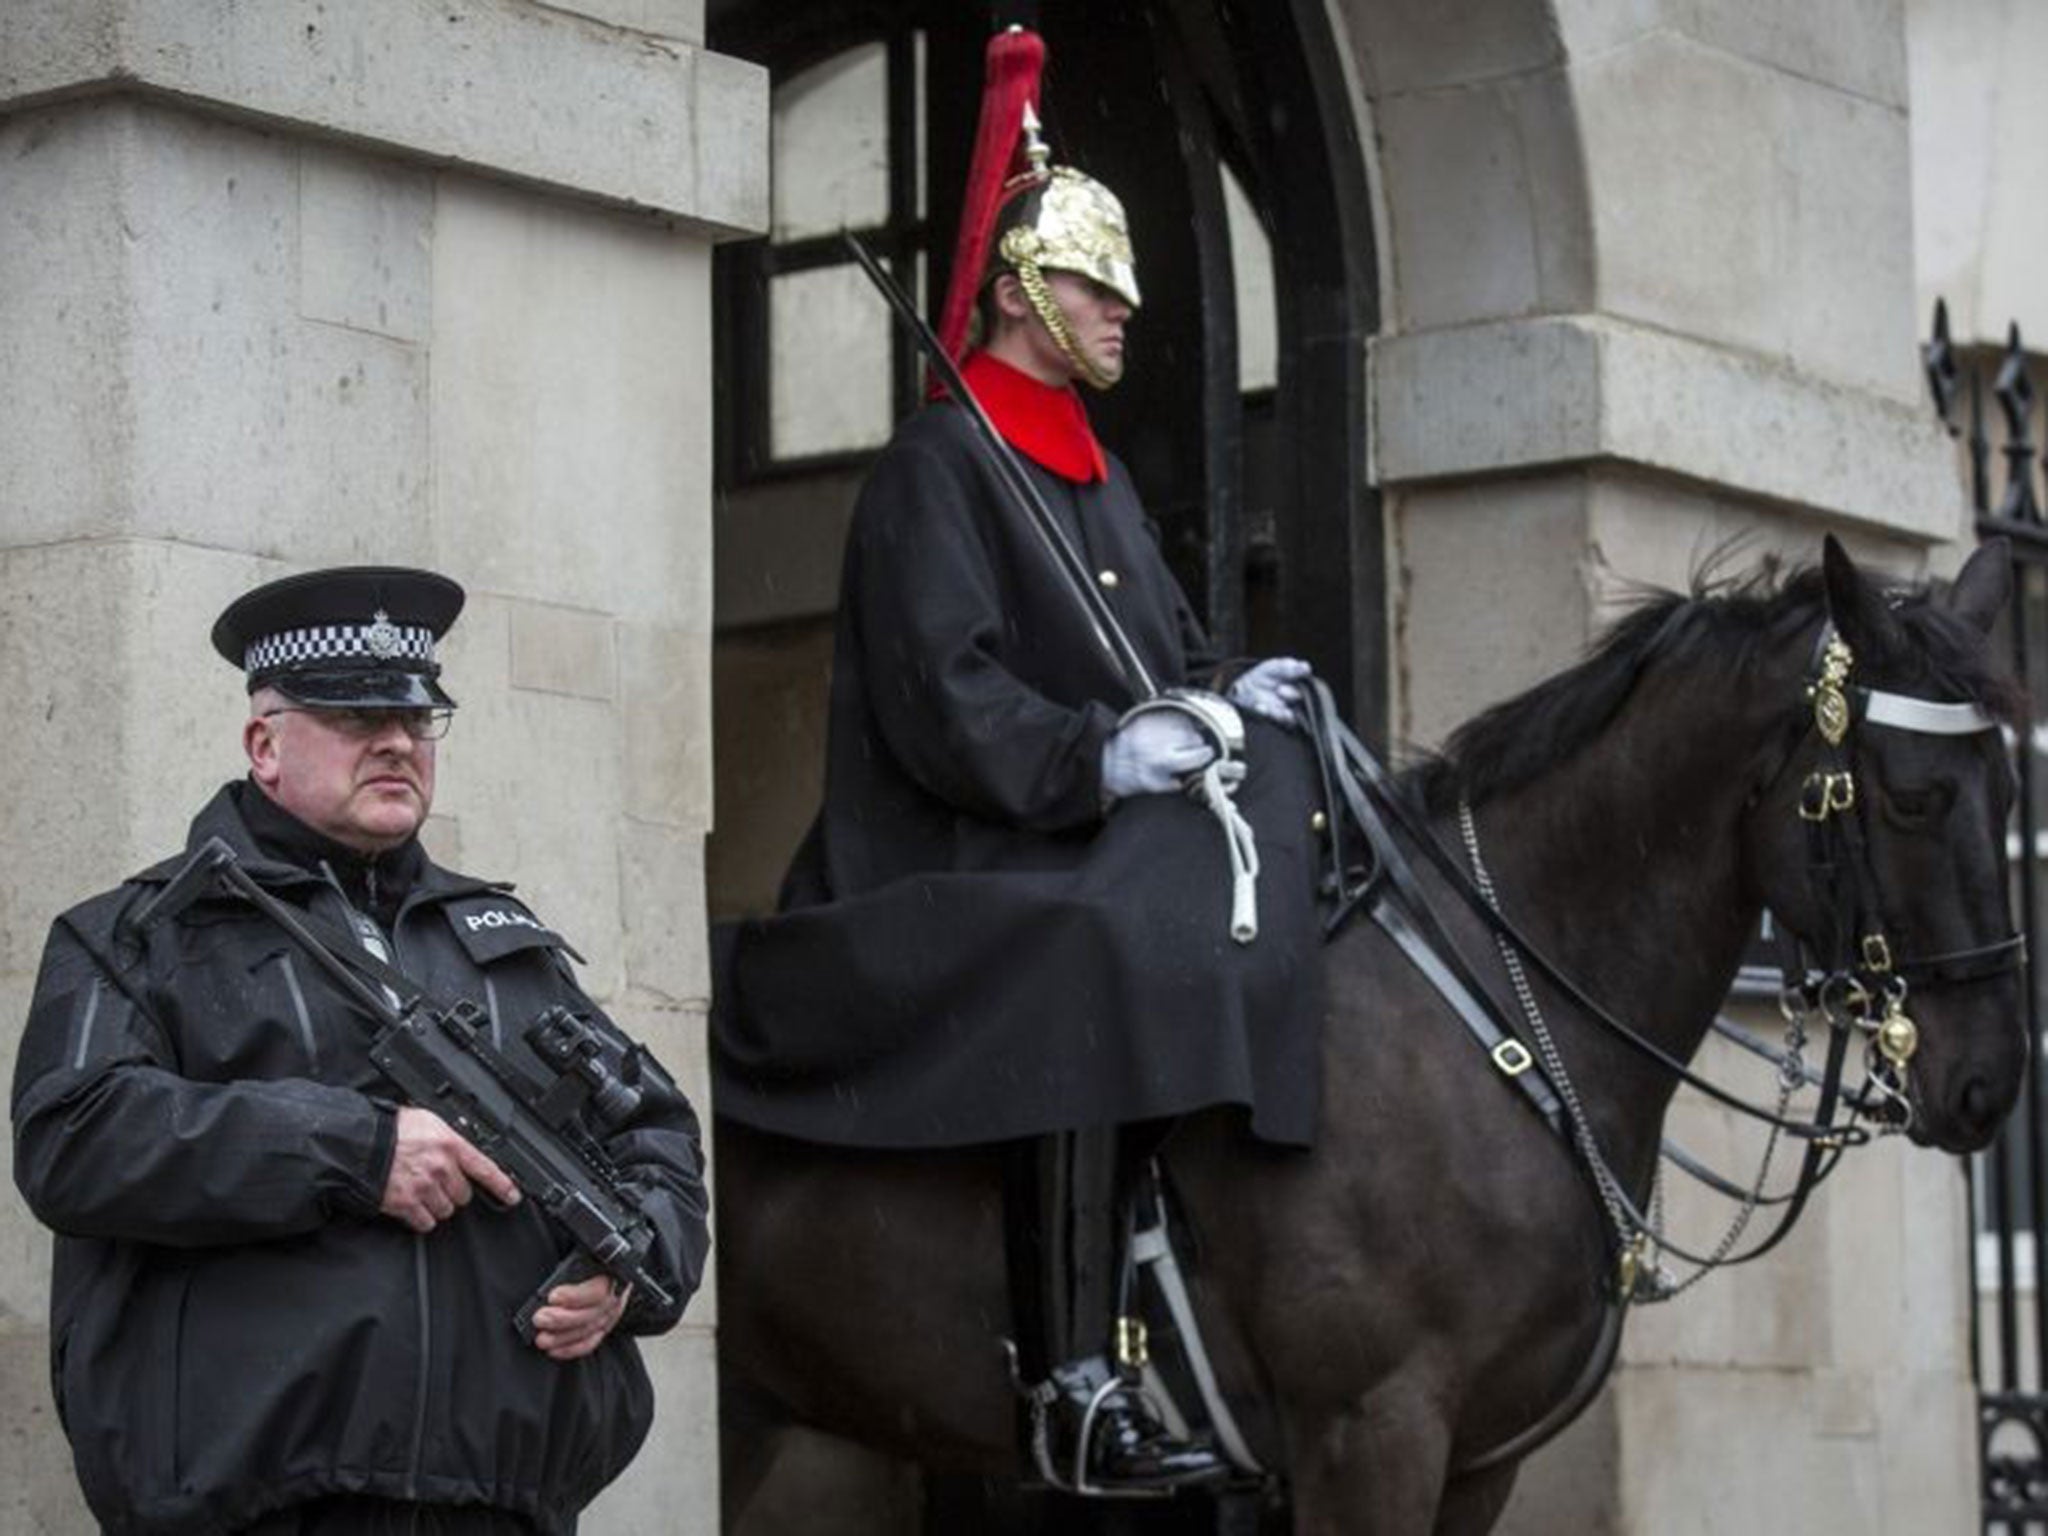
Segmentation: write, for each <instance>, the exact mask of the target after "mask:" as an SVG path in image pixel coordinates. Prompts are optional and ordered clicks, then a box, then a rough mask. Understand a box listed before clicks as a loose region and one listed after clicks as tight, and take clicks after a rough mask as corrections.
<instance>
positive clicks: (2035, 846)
mask: <svg viewBox="0 0 2048 1536" xmlns="http://www.w3.org/2000/svg"><path fill="white" fill-rule="evenodd" d="M1926 362H1927V378H1928V383H1929V385H1930V387H1931V388H1932V389H1933V391H1934V399H1935V405H1936V408H1937V409H1938V410H1939V411H1940V413H1941V417H1942V420H1943V421H1944V422H1945V423H1947V425H1948V428H1949V431H1950V432H1951V433H1952V434H1954V435H1955V436H1956V437H1957V438H1958V439H1959V440H1960V443H1961V447H1962V451H1963V453H1964V455H1965V457H1966V461H1967V467H1968V478H1969V485H1970V500H1971V507H1972V509H1973V511H1974V512H1975V514H1976V528H1977V534H1978V537H1979V538H1980V539H1985V538H1992V537H1996V536H2001V535H2002V536H2004V537H2006V538H2008V539H2010V540H2011V541H2012V549H2013V575H2014V578H2015V579H2014V582H2013V596H2012V605H2011V608H2010V610H2009V612H2008V615H2007V618H2006V627H2007V639H2008V642H2009V644H2010V645H2011V647H2012V655H2013V665H2014V668H2015V670H2016V671H2017V672H2018V674H2019V676H2020V677H2021V679H2022V680H2023V681H2024V682H2025V684H2026V687H2027V694H2028V697H2029V699H2030V700H2031V701H2032V704H2033V719H2034V721H2035V722H2036V724H2035V725H2034V727H2033V728H2032V729H2031V730H2030V731H2029V733H2028V740H2027V741H2026V742H2024V743H2021V744H2019V745H2020V748H2021V749H2020V750H2019V751H2018V752H2017V753H2016V759H2017V764H2016V766H2017V768H2018V771H2019V778H2020V793H2019V797H2018V802H2017V807H2016V813H2015V825H2014V829H2013V835H2014V846H2015V851H2016V853H2017V855H2018V856H2017V857H2015V858H2014V860H2013V871H2014V882H2015V886H2016V891H2015V897H2016V905H2017V907H2018V909H2019V915H2020V925H2021V930H2022V931H2023V932H2024V933H2025V934H2026V935H2027V942H2028V948H2029V950H2030V952H2031V953H2032V954H2034V955H2037V956H2038V955H2041V954H2043V953H2044V951H2043V950H2042V948H2041V933H2040V920H2041V915H2042V912H2043V910H2044V907H2043V897H2044V895H2048V886H2044V881H2048V847H2044V846H2043V844H2042V842H2041V840H2040V839H2041V822H2042V819H2043V810H2044V807H2043V806H2042V804H2041V798H2040V797H2041V794H2042V791H2043V789H2044V787H2048V775H2044V774H2043V773H2042V772H2041V771H2040V769H2041V760H2040V759H2041V752H2042V750H2043V747H2044V744H2048V707H2044V700H2048V522H2044V521H2043V518H2042V497H2041V495H2040V494H2039V490H2038V486H2039V478H2040V475H2041V471H2042V468H2043V462H2042V458H2041V456H2040V454H2039V452H2038V451H2037V449H2036V447H2035V444H2036V443H2038V442H2040V441H2041V440H2042V433H2041V430H2040V429H2041V427H2042V425H2043V423H2042V420H2041V401H2040V398H2039V397H2038V396H2037V394H2036V393H2035V390H2034V382H2033V372H2032V362H2031V360H2030V358H2029V357H2028V355H2027V351H2026V347H2025V345H2024V343H2023V342H2022V340H2021V337H2020V331H2019V327H2018V326H2017V325H2014V326H2011V327H2010V328H2009V329H2008V331H2007V333H2006V341H2005V345H2004V346H2003V347H2002V348H1993V347H1974V348H1958V347H1956V346H1955V345H1954V344H1953V342H1952V341H1951V339H1950V335H1949V320H1948V307H1947V305H1946V304H1943V303H1937V304H1936V305H1935V309H1934V333H1933V337H1932V339H1931V340H1930V341H1929V342H1928V344H1927V349H1926ZM1987 376H1988V377H1989V378H1990V380H1991V382H1990V386H1989V389H1988V391H1987V389H1986V386H1985V379H1986V377H1987ZM1987 393H1988V394H1989V395H1990V397H1991V400H1992V401H1993V402H1994V403H1995V405H1996V407H1997V413H1998V418H1997V420H1996V421H1993V420H1991V419H1990V418H1989V417H1988V415H1987V410H1986V404H1985V396H1986V394H1987ZM1994 481H1996V482H2000V483H1997V484H1994ZM2044 977H2048V966H2042V965H2038V964H2037V965H2036V966H2035V967H2034V968H2033V970H2032V972H2031V975H2030V979H2029V983H2028V987H2027V993H2026V1001H2027V1021H2026V1022H2027V1032H2028V1038H2030V1039H2031V1040H2033V1041H2034V1042H2035V1051H2034V1057H2033V1060H2032V1061H2030V1062H2029V1064H2028V1069H2027V1082H2026V1086H2025V1089H2024V1091H2023V1092H2022V1095H2021V1099H2020V1104H2019V1108H2018V1110H2017V1111H2016V1112H2015V1114H2014V1116H2013V1118H2012V1120H2011V1121H2009V1122H2008V1123H2007V1125H2006V1128H2005V1130H2004V1131H2003V1133H2002V1134H2001V1135H2000V1137H1999V1139H1998V1141H1997V1142H1996V1143H1995V1144H1994V1145H1993V1146H1992V1147H1991V1148H1990V1150H1988V1151H1986V1152H1984V1153H1982V1154H1980V1155H1979V1156H1978V1157H1976V1158H1975V1159H1973V1160H1972V1162H1971V1164H1970V1185H1971V1188H1970V1197H1971V1199H1970V1203H1971V1210H1972V1212H1973V1215H1974V1220H1973V1222H1972V1234H1971V1244H1972V1247H1971V1254H1970V1258H1971V1272H1972V1277H1973V1279H1974V1282H1975V1283H1974V1285H1973V1286H1972V1290H1971V1310H1970V1321H1971V1330H1970V1340H1971V1360H1972V1364H1973V1366H1974V1368H1975V1372H1976V1378H1977V1393H1978V1397H1977V1402H1978V1445H1979V1449H1980V1454H1981V1458H1982V1469H1983V1517H1984V1518H1983V1526H1984V1530H1985V1532H1986V1533H1987V1536H2037V1533H2039V1532H2042V1531H2048V1287H2043V1286H2042V1285H2041V1283H2040V1279H2041V1276H2040V1271H2039V1268H2038V1263H2039V1254H2040V1249H2039V1246H2038V1244H2039V1237H2040V1234H2041V1233H2043V1232H2048V1178H2044V1177H2042V1176H2041V1173H2042V1170H2043V1168H2044V1167H2048V1163H2044V1159H2043V1138H2044V1134H2048V1097H2044V1094H2048V1077H2044V1073H2043V1072H2042V1070H2041V1062H2040V1042H2041V1020H2042V1017H2043V1014H2044V1011H2048V1010H2044V1007H2043V1002H2044V1000H2043V995H2042V988H2043V981H2044Z"/></svg>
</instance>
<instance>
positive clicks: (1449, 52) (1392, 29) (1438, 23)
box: [1332, 0, 1564, 99]
mask: <svg viewBox="0 0 2048 1536" xmlns="http://www.w3.org/2000/svg"><path fill="white" fill-rule="evenodd" d="M1332 10H1333V11H1335V12H1336V13H1337V14H1338V15H1339V16H1340V17H1341V18H1342V20H1343V24H1344V25H1343V35H1345V36H1348V37H1349V38H1351V39H1352V40H1353V46H1354V48H1355V50H1356V57H1357V69H1358V74H1359V79H1360V80H1361V81H1362V82H1364V83H1365V86H1366V89H1367V90H1368V92H1369V93H1370V94H1371V95H1373V96H1374V97H1375V98H1380V99H1384V98H1386V97H1389V96H1395V95H1399V94H1402V93H1404V92H1410V91H1422V90H1429V89H1432V88H1435V87H1444V86H1456V85H1469V84H1471V83H1472V82H1474V81H1479V80H1492V79H1496V78H1498V77H1500V76H1503V75H1514V74H1521V73H1524V72H1526V71H1529V70H1534V69H1542V68H1546V67H1549V66H1552V65H1555V64H1557V63H1559V62H1561V60H1562V59H1563V56H1564V50H1563V44H1562V40H1561V39H1560V38H1559V36H1558V34H1557V27H1556V23H1555V22H1554V21H1553V20H1552V18H1551V17H1550V15H1549V14H1548V8H1546V7H1543V6H1527V5H1499V4H1492V3H1489V0H1448V3H1445V4H1432V3H1431V0H1396V3H1393V4H1387V3H1384V0H1336V3H1335V4H1334V5H1333V6H1332Z"/></svg>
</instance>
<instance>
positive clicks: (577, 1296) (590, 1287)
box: [533, 1275, 633, 1360]
mask: <svg viewBox="0 0 2048 1536" xmlns="http://www.w3.org/2000/svg"><path fill="white" fill-rule="evenodd" d="M632 1296H633V1287H631V1286H630V1285H628V1286H624V1287H621V1286H620V1285H619V1284H618V1283H617V1282H616V1281H614V1280H613V1279H612V1277H611V1276H610V1275H592V1276H591V1277H590V1278H589V1279H588V1280H579V1281H577V1282H576V1283H575V1284H574V1285H558V1286H556V1287H555V1288H554V1289H553V1290H552V1291H549V1292H548V1299H547V1305H546V1306H544V1307H542V1308H540V1309H539V1310H538V1311H536V1312H535V1313H534V1314H533V1347H534V1348H535V1349H537V1350H539V1351H540V1352H541V1353H542V1354H544V1355H546V1356H547V1357H548V1358H549V1359H550V1360H576V1359H580V1358H582V1357H583V1356H584V1355H587V1354H589V1353H590V1352H591V1351H592V1350H593V1349H595V1348H597V1346H598V1345H600V1344H602V1343H603V1342H604V1340H605V1335H606V1334H608V1333H610V1332H611V1331H612V1329H614V1328H616V1327H617V1326H618V1324H619V1319H620V1318H622V1317H624V1316H625V1315H626V1303H627V1302H628V1301H630V1300H631V1299H632Z"/></svg>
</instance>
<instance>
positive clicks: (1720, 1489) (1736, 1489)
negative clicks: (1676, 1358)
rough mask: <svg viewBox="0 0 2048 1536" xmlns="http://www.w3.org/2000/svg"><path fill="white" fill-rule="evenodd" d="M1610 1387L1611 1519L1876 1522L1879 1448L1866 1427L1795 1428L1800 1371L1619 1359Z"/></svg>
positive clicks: (1670, 1524)
mask: <svg viewBox="0 0 2048 1536" xmlns="http://www.w3.org/2000/svg"><path fill="white" fill-rule="evenodd" d="M1611 1390H1612V1391H1613V1392H1614V1393H1615V1413H1616V1417H1617V1419H1618V1421H1619V1422H1620V1423H1621V1424H1622V1425H1623V1426H1624V1428H1623V1432H1622V1439H1621V1454H1620V1470H1619V1482H1620V1490H1621V1499H1620V1503H1621V1508H1622V1517H1621V1520H1620V1522H1619V1529H1621V1530H1623V1531H1630V1532H1637V1531H1641V1532H1649V1531H1654V1532H1656V1533H1657V1536H1725V1533H1726V1532H1729V1531H1774V1532H1775V1531H1866V1530H1872V1529H1876V1528H1877V1527H1878V1522H1879V1518H1880V1514H1879V1505H1878V1494H1879V1487H1880V1465H1879V1463H1880V1461H1881V1456H1882V1452H1881V1449H1880V1447H1879V1445H1878V1443H1877V1441H1876V1439H1875V1437H1869V1436H1863V1437H1854V1438H1828V1437H1823V1436H1817V1435H1815V1434H1813V1433H1812V1432H1811V1431H1810V1429H1805V1428H1802V1427H1801V1426H1806V1425H1809V1424H1810V1422H1811V1418H1812V1407H1813V1392H1812V1382H1811V1379H1810V1378H1809V1377H1807V1376H1806V1375H1805V1374H1803V1373H1799V1372H1779V1371H1719V1370H1704V1369H1660V1370H1649V1371H1637V1370H1624V1371H1623V1372H1622V1373H1621V1374H1620V1375H1619V1376H1618V1377H1617V1378H1616V1379H1615V1382H1614V1384H1613V1386H1612V1388H1611ZM1676 1447H1684V1448H1685V1452H1684V1454H1675V1453H1674V1448H1676ZM1957 1471H1958V1472H1959V1473H1960V1474H1961V1475H1962V1476H1963V1477H1965V1478H1967V1476H1968V1473H1967V1470H1965V1469H1962V1468H1958V1469H1957ZM1965 1528H1966V1527H1964V1526H1960V1525H1946V1526H1929V1527H1926V1528H1925V1529H1928V1530H1961V1529H1965Z"/></svg>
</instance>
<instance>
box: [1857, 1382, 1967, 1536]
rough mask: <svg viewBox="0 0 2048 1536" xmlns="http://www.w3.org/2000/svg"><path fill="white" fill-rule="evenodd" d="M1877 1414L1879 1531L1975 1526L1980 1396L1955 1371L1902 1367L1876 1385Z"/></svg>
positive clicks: (1898, 1533) (1882, 1535) (1913, 1534)
mask: <svg viewBox="0 0 2048 1536" xmlns="http://www.w3.org/2000/svg"><path fill="white" fill-rule="evenodd" d="M1873 1395H1874V1400H1875V1411H1876V1413H1877V1419H1878V1429H1877V1443H1878V1448H1879V1455H1878V1457H1877V1468H1876V1476H1877V1482H1878V1499H1877V1502H1878V1510H1879V1520H1878V1524H1877V1525H1876V1526H1875V1527H1868V1528H1866V1529H1871V1530H1873V1531H1874V1532H1875V1536H1920V1533H1921V1532H1924V1531H1973V1530H1976V1529H1977V1528H1978V1521H1979V1519H1980V1518H1981V1512H1980V1511H1981V1506H1980V1504H1979V1497H1980V1495H1979V1490H1978V1486H1977V1462H1978V1452H1977V1393H1976V1388H1975V1387H1974V1386H1973V1385H1972V1384H1971V1382H1970V1376H1969V1369H1968V1366H1967V1365H1965V1366H1964V1367H1963V1368H1962V1369H1961V1370H1958V1371H1943V1372H1938V1373H1927V1372H1920V1371H1898V1372H1894V1373H1892V1374H1889V1375H1886V1376H1883V1377H1880V1378H1879V1379H1878V1381H1877V1382H1876V1383H1875V1390H1874V1394H1873Z"/></svg>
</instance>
